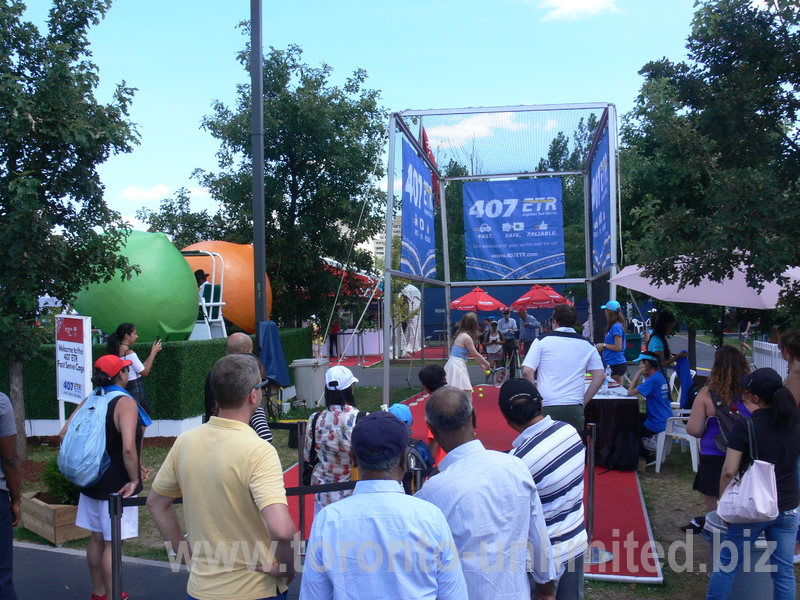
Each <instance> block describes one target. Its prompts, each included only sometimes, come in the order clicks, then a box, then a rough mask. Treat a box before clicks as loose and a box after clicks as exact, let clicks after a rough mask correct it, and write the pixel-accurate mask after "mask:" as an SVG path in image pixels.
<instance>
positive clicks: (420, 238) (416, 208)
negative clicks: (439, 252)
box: [400, 140, 436, 277]
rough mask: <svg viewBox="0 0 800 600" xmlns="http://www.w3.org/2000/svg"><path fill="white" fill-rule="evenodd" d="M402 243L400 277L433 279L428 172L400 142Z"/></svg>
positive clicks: (431, 219) (434, 263)
mask: <svg viewBox="0 0 800 600" xmlns="http://www.w3.org/2000/svg"><path fill="white" fill-rule="evenodd" d="M402 199H403V243H402V250H401V252H400V270H401V271H402V272H403V273H411V274H413V275H423V276H425V277H435V276H436V246H435V238H434V229H433V187H432V185H431V171H430V169H428V167H427V165H426V164H425V163H424V162H423V161H422V159H421V158H420V157H419V156H417V153H416V152H415V151H414V149H413V148H412V147H411V146H410V145H409V143H408V142H406V141H405V140H403V194H402Z"/></svg>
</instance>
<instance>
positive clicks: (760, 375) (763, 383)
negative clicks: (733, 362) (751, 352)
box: [739, 367, 783, 400]
mask: <svg viewBox="0 0 800 600" xmlns="http://www.w3.org/2000/svg"><path fill="white" fill-rule="evenodd" d="M739 385H740V386H742V387H743V388H744V389H746V390H748V391H749V392H752V393H753V394H755V395H756V396H758V397H759V398H762V399H765V400H769V399H771V398H772V396H774V395H775V392H776V391H778V388H779V387H781V386H782V385H783V381H782V380H781V376H780V375H778V372H777V371H776V370H775V369H770V368H768V367H765V368H763V369H756V370H755V371H753V372H752V373H747V374H746V375H743V376H742V378H741V379H740V380H739Z"/></svg>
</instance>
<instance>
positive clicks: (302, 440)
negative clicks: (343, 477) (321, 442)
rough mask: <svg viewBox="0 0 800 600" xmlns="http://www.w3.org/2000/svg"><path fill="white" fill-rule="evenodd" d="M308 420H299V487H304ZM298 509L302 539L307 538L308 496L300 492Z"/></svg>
mask: <svg viewBox="0 0 800 600" xmlns="http://www.w3.org/2000/svg"><path fill="white" fill-rule="evenodd" d="M307 425H308V422H307V421H298V422H297V465H298V466H299V468H298V469H297V487H303V485H304V484H303V466H304V464H305V456H303V446H305V444H306V426H307ZM297 510H298V516H299V519H300V539H301V540H305V537H303V536H304V535H305V531H306V496H305V494H302V493H301V494H299V495H298V496H297Z"/></svg>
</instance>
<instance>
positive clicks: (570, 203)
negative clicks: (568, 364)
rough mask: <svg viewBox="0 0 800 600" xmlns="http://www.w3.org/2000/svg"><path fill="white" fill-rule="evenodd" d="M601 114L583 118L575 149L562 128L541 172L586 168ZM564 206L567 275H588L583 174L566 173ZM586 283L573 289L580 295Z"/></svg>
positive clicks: (540, 167) (573, 141)
mask: <svg viewBox="0 0 800 600" xmlns="http://www.w3.org/2000/svg"><path fill="white" fill-rule="evenodd" d="M597 122H598V121H597V117H596V116H595V115H594V114H592V115H590V116H589V118H587V119H585V120H584V119H581V120H580V121H579V122H578V127H577V129H576V130H575V132H574V134H573V137H572V150H570V147H569V146H570V144H569V138H567V136H566V135H565V134H564V132H563V131H559V132H558V133H557V134H556V136H555V137H554V138H553V141H552V142H550V148H549V149H548V152H547V157H546V158H542V159H541V160H540V161H539V164H538V165H537V167H536V171H537V172H539V173H546V172H548V171H550V172H557V171H579V170H581V169H583V167H584V164H585V163H586V158H587V156H588V154H589V149H590V147H591V145H592V138H593V136H594V132H595V130H596V129H597ZM561 180H562V182H563V196H562V198H563V207H564V258H565V261H566V265H567V270H566V276H567V277H584V276H585V275H586V231H585V221H586V219H585V212H584V205H583V203H584V195H583V177H581V176H577V175H567V176H562V177H561ZM581 290H584V293H585V286H580V290H579V289H578V287H576V288H575V289H574V290H573V291H574V292H577V293H578V294H579V295H580V293H581Z"/></svg>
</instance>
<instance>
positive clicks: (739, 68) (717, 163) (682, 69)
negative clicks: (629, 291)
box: [621, 0, 800, 302]
mask: <svg viewBox="0 0 800 600" xmlns="http://www.w3.org/2000/svg"><path fill="white" fill-rule="evenodd" d="M687 48H688V49H689V61H688V62H681V63H672V62H670V61H668V60H666V59H662V60H659V61H655V62H651V63H648V64H647V65H645V67H644V68H643V69H642V71H641V73H642V74H643V75H644V77H645V82H644V84H643V86H642V89H641V93H640V95H639V98H638V101H637V103H636V106H635V108H634V109H633V111H632V112H631V113H630V114H629V115H627V116H626V121H625V125H624V127H623V141H624V145H625V146H626V148H625V150H624V157H623V160H622V161H621V164H622V165H623V166H624V170H623V174H622V183H623V190H624V193H623V198H624V201H625V214H627V215H628V216H629V222H628V226H629V234H630V235H629V238H630V239H633V240H634V241H632V242H631V243H630V244H629V245H628V247H627V250H628V256H629V257H630V258H631V259H632V261H633V262H638V263H639V264H642V265H644V266H645V273H646V274H647V275H648V276H651V277H653V278H654V279H655V280H656V281H668V282H676V281H677V282H678V283H679V284H681V285H688V284H693V283H696V282H698V281H699V280H700V279H701V278H702V277H704V276H708V277H710V278H711V279H714V280H716V281H720V280H722V279H724V278H725V277H727V276H728V275H730V274H731V273H732V272H733V270H734V269H735V268H736V267H738V266H739V264H740V263H742V264H744V266H745V269H746V271H747V277H748V281H749V282H750V283H751V284H753V285H758V284H759V283H760V282H763V281H765V280H769V281H771V280H774V279H776V278H777V277H778V276H779V275H780V274H781V273H782V272H783V271H784V270H785V268H786V267H787V266H792V265H798V264H800V247H799V246H798V245H797V239H798V236H800V211H798V210H797V206H798V200H799V199H800V195H799V194H798V192H800V147H798V136H800V129H798V125H800V122H799V119H798V109H800V95H798V94H799V93H800V12H798V10H797V6H796V3H795V2H789V1H787V0H776V1H775V2H771V3H763V4H762V3H753V2H750V0H703V1H701V2H699V5H698V9H697V12H696V13H695V17H694V23H693V29H692V33H691V35H690V36H689V39H688V43H687ZM680 257H686V258H685V259H684V260H678V259H679V258H680ZM721 302H724V299H721Z"/></svg>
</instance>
